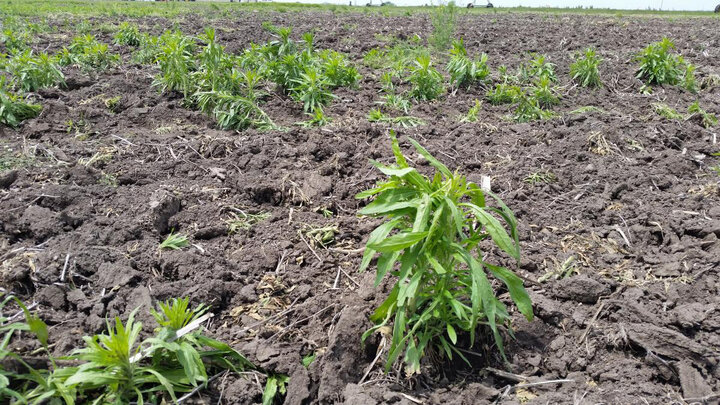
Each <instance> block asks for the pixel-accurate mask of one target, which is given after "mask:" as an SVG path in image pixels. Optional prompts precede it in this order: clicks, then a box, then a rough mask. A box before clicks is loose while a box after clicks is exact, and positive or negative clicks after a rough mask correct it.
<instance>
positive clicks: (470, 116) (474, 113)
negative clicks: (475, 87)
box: [460, 99, 482, 122]
mask: <svg viewBox="0 0 720 405" xmlns="http://www.w3.org/2000/svg"><path fill="white" fill-rule="evenodd" d="M481 109H482V102H480V100H478V99H475V104H473V106H472V107H470V109H469V110H468V112H467V114H465V115H464V116H462V117H461V118H460V122H477V120H478V113H479V112H480V110H481Z"/></svg>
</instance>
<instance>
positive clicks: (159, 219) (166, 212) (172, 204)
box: [150, 190, 180, 235]
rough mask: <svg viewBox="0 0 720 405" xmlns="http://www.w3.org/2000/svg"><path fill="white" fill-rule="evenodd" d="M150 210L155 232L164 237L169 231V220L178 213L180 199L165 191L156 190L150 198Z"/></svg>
mask: <svg viewBox="0 0 720 405" xmlns="http://www.w3.org/2000/svg"><path fill="white" fill-rule="evenodd" d="M150 208H151V209H152V216H153V218H152V221H153V226H154V227H155V230H156V231H157V232H158V233H159V234H161V235H164V234H166V233H167V232H168V231H169V230H170V229H169V226H168V222H169V221H170V218H171V217H172V216H173V215H175V214H177V213H178V211H180V199H179V198H178V197H177V196H175V195H174V194H173V193H171V192H169V191H167V190H157V191H155V192H154V193H153V194H152V195H151V196H150Z"/></svg>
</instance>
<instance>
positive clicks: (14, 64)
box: [5, 50, 65, 91]
mask: <svg viewBox="0 0 720 405" xmlns="http://www.w3.org/2000/svg"><path fill="white" fill-rule="evenodd" d="M5 69H6V70H7V71H8V72H10V73H11V74H12V75H13V79H14V81H15V82H16V83H17V86H16V87H17V88H19V89H20V90H22V91H37V90H40V89H44V88H47V87H52V86H56V85H61V84H64V83H65V76H64V75H63V74H62V72H61V71H60V67H59V66H58V64H57V63H56V62H55V60H54V58H51V57H50V56H49V55H48V54H46V53H44V52H42V53H39V54H37V55H34V54H33V51H31V50H27V51H24V52H21V53H17V54H15V55H13V57H11V58H10V59H8V61H7V63H6V64H5Z"/></svg>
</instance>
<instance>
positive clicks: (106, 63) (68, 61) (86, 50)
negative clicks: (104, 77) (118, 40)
mask: <svg viewBox="0 0 720 405" xmlns="http://www.w3.org/2000/svg"><path fill="white" fill-rule="evenodd" d="M58 62H59V63H60V65H62V66H68V65H76V66H78V67H80V68H81V69H83V70H85V71H90V70H96V71H100V70H105V69H107V68H109V67H111V66H115V65H117V64H118V63H120V56H119V55H114V54H111V53H110V52H109V50H108V46H107V44H103V43H100V42H98V41H97V40H96V39H95V37H93V36H92V35H90V34H87V35H83V36H79V37H75V38H74V39H73V42H72V43H71V44H70V46H69V47H67V48H63V49H62V50H61V51H60V53H59V54H58Z"/></svg>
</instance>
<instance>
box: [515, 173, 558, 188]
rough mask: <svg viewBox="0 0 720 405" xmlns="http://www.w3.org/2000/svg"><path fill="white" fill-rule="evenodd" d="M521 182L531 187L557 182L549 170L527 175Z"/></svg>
mask: <svg viewBox="0 0 720 405" xmlns="http://www.w3.org/2000/svg"><path fill="white" fill-rule="evenodd" d="M523 181H524V182H525V183H528V184H530V185H532V186H536V185H538V184H549V183H554V182H556V181H557V176H555V174H554V173H553V172H551V171H549V170H544V171H539V172H534V173H530V174H528V175H527V177H525V179H523Z"/></svg>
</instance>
